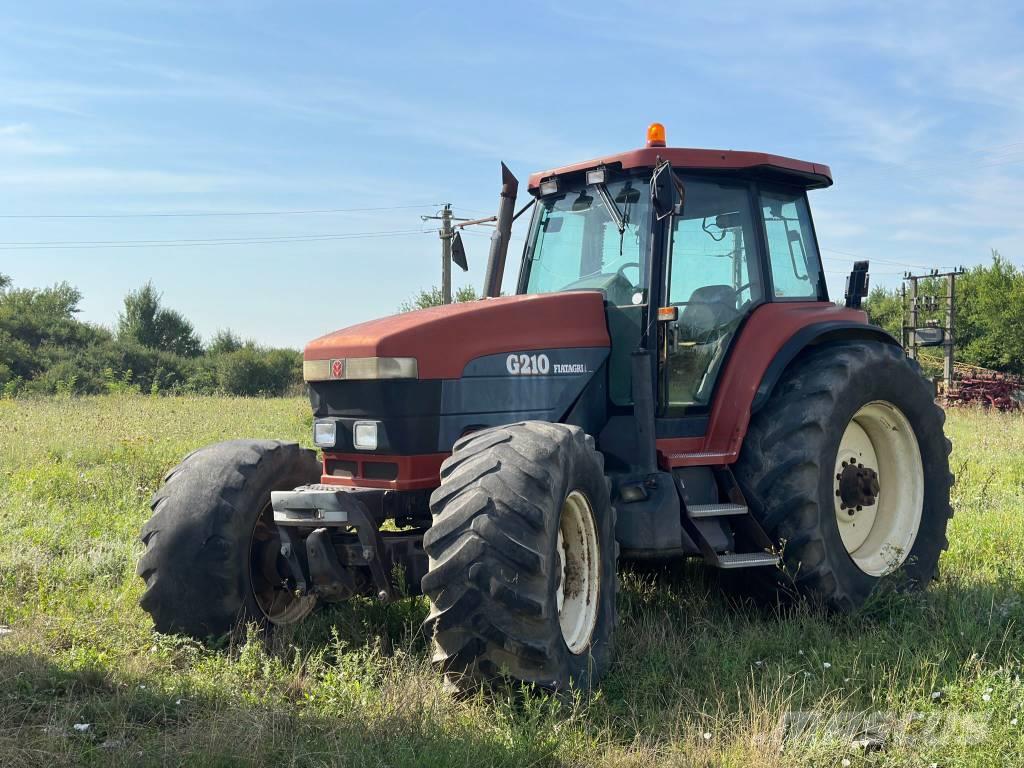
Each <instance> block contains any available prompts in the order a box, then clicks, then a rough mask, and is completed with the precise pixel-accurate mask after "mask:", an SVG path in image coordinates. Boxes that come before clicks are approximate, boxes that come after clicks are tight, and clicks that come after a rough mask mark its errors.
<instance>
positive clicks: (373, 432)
mask: <svg viewBox="0 0 1024 768" xmlns="http://www.w3.org/2000/svg"><path fill="white" fill-rule="evenodd" d="M352 445H353V446H354V447H356V448H358V449H359V450H361V451H375V450H377V422H376V421H357V422H356V423H355V424H353V425H352Z"/></svg>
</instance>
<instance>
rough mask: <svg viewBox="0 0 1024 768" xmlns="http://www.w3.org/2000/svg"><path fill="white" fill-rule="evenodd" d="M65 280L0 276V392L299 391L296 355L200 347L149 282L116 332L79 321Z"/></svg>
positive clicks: (223, 338) (128, 300) (231, 336)
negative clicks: (33, 283) (27, 284)
mask: <svg viewBox="0 0 1024 768" xmlns="http://www.w3.org/2000/svg"><path fill="white" fill-rule="evenodd" d="M81 301H82V294H81V293H80V292H79V290H78V289H77V288H75V287H73V286H71V285H70V284H68V283H59V284H57V285H54V286H51V287H48V288H41V289H37V288H16V287H14V286H12V285H11V281H10V279H9V278H8V277H7V276H5V275H2V274H0V393H2V394H3V395H5V396H8V397H10V396H13V395H17V394H21V393H39V394H69V395H70V394H100V393H112V392H147V393H152V394H157V393H176V394H186V393H192V394H215V393H225V394H233V395H283V394H286V393H288V392H291V391H299V390H300V389H301V387H302V354H301V353H300V352H298V351H297V350H294V349H275V348H268V347H263V346H260V345H258V344H256V343H255V342H253V341H243V340H242V339H241V338H240V337H239V336H238V335H236V334H235V333H233V332H232V331H231V330H222V331H218V332H217V333H216V334H215V335H214V336H213V338H212V339H211V340H210V341H209V343H207V344H203V341H202V339H201V338H200V337H199V334H197V333H196V331H195V328H194V327H193V325H192V324H191V323H190V322H189V321H188V320H187V319H186V318H185V317H184V316H183V315H182V314H181V313H180V312H177V311H176V310H173V309H170V308H169V307H165V306H164V305H163V303H162V301H161V296H160V294H159V293H158V292H157V290H156V288H155V287H154V286H153V285H152V283H146V284H145V285H143V286H142V287H141V288H139V289H138V290H136V291H132V292H131V293H129V294H128V295H127V296H125V298H124V308H123V311H122V312H121V313H120V315H119V316H118V321H117V325H116V327H115V328H113V329H109V328H105V327H103V326H100V325H96V324H93V323H86V322H82V321H81V320H79V319H78V317H77V315H78V312H79V305H80V304H81Z"/></svg>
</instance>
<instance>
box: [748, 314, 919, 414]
mask: <svg viewBox="0 0 1024 768" xmlns="http://www.w3.org/2000/svg"><path fill="white" fill-rule="evenodd" d="M855 339H871V340H873V341H881V342H883V343H885V344H893V345H895V346H897V347H898V346H900V343H899V342H898V341H896V339H894V338H893V337H892V335H890V334H889V333H888V332H887V331H884V330H882V329H881V328H879V327H878V326H877V325H865V324H864V323H851V322H848V321H830V322H823V323H814V324H813V325H808V326H806V327H805V328H802V329H800V330H799V331H797V332H796V333H795V334H793V335H792V336H791V337H790V339H789V341H787V342H786V343H785V344H783V345H782V349H780V350H779V351H778V352H777V353H776V355H775V359H774V360H772V362H771V364H770V365H769V366H768V368H767V369H765V372H764V375H763V376H762V377H761V383H760V384H759V385H758V387H757V392H756V393H755V394H754V399H753V401H751V403H750V413H751V415H753V414H755V413H757V412H758V411H759V410H760V409H761V408H762V407H763V406H764V404H765V403H767V402H768V398H769V397H771V395H772V392H773V391H774V389H775V385H776V384H777V383H778V381H779V379H780V378H781V377H782V374H783V373H784V372H785V370H786V369H787V368H788V367H789V365H790V363H792V362H793V361H794V360H795V359H796V358H797V357H799V356H800V354H801V353H802V352H803V351H804V350H806V349H808V348H809V347H816V346H819V345H821V344H828V343H831V342H836V341H851V340H855Z"/></svg>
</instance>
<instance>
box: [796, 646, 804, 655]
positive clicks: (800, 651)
mask: <svg viewBox="0 0 1024 768" xmlns="http://www.w3.org/2000/svg"><path fill="white" fill-rule="evenodd" d="M797 653H799V654H800V655H801V656H803V655H804V649H803V648H801V649H800V650H799V651H797Z"/></svg>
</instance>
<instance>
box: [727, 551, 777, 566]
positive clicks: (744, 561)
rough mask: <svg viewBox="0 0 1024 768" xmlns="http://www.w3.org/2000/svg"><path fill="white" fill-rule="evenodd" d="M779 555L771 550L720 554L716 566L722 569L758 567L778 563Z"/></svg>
mask: <svg viewBox="0 0 1024 768" xmlns="http://www.w3.org/2000/svg"><path fill="white" fill-rule="evenodd" d="M778 564H779V556H778V555H773V554H772V553H771V552H743V553H740V554H729V555H718V562H717V563H715V565H716V566H718V567H719V568H722V569H731V568H757V567H759V566H765V565H778Z"/></svg>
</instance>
